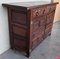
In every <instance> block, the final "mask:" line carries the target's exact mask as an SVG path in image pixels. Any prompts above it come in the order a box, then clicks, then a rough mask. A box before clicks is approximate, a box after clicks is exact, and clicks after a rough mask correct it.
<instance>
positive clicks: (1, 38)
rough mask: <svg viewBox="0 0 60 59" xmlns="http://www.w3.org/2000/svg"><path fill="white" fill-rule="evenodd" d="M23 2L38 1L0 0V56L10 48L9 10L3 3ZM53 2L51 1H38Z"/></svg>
mask: <svg viewBox="0 0 60 59" xmlns="http://www.w3.org/2000/svg"><path fill="white" fill-rule="evenodd" d="M21 1H37V0H0V54H2V53H3V52H5V51H6V50H8V49H9V48H10V44H9V30H8V13H7V8H5V7H2V5H1V4H2V3H8V2H9V3H10V2H21ZM38 1H49V2H50V1H51V0H38Z"/></svg>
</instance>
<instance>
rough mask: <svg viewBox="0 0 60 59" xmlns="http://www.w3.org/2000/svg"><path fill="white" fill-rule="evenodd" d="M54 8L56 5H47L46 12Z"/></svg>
mask: <svg viewBox="0 0 60 59" xmlns="http://www.w3.org/2000/svg"><path fill="white" fill-rule="evenodd" d="M55 9H56V5H49V6H47V9H46V10H47V13H50V12H52V11H55Z"/></svg>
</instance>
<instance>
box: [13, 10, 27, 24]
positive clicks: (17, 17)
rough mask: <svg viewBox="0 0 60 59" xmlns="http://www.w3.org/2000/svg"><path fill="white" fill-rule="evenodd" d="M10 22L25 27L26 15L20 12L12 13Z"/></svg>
mask: <svg viewBox="0 0 60 59" xmlns="http://www.w3.org/2000/svg"><path fill="white" fill-rule="evenodd" d="M12 21H13V22H15V23H20V24H25V25H26V14H25V13H22V12H20V11H12Z"/></svg>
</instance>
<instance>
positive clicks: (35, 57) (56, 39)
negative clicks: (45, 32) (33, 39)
mask: <svg viewBox="0 0 60 59" xmlns="http://www.w3.org/2000/svg"><path fill="white" fill-rule="evenodd" d="M58 57H60V22H56V23H54V25H53V29H52V34H51V36H48V37H47V38H46V39H45V40H44V41H43V42H42V43H41V44H40V45H39V46H38V47H37V48H35V50H34V51H33V52H32V53H31V56H30V58H27V57H25V56H24V55H23V54H21V53H19V52H17V51H16V52H15V51H12V50H11V49H9V50H8V51H6V52H5V53H3V54H2V55H0V59H57V58H58Z"/></svg>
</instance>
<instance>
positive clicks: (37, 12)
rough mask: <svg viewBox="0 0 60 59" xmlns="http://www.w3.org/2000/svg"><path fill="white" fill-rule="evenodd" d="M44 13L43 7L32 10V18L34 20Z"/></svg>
mask: <svg viewBox="0 0 60 59" xmlns="http://www.w3.org/2000/svg"><path fill="white" fill-rule="evenodd" d="M45 13H46V8H45V7H40V8H35V9H33V10H32V18H36V17H39V16H42V15H44V14H45Z"/></svg>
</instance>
